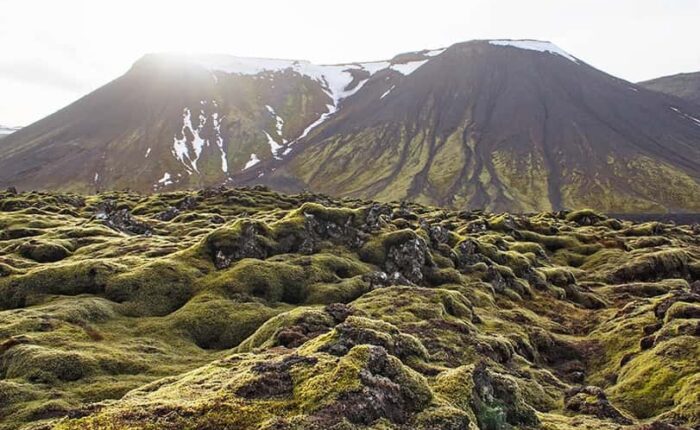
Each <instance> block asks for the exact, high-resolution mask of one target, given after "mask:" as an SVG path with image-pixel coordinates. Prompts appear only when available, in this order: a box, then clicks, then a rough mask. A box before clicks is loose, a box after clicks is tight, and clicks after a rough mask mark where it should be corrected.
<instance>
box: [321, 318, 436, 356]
mask: <svg viewBox="0 0 700 430" xmlns="http://www.w3.org/2000/svg"><path fill="white" fill-rule="evenodd" d="M335 331H336V333H337V338H336V339H333V340H332V341H330V342H329V343H328V344H326V345H324V346H323V347H322V348H321V350H322V351H326V352H328V353H329V354H333V355H338V356H342V355H345V354H347V353H348V351H350V350H351V349H352V348H353V347H354V346H357V345H375V346H380V347H382V348H383V349H385V350H386V351H387V352H388V353H389V354H391V355H394V356H396V357H398V358H399V359H402V360H403V359H406V358H408V357H419V358H426V351H425V348H424V347H423V345H421V344H420V342H419V341H418V340H417V339H416V338H414V337H412V336H408V335H406V334H403V333H401V332H400V331H399V330H398V329H397V328H396V327H394V326H392V325H390V324H386V323H384V324H378V325H372V324H370V321H369V320H366V319H364V318H359V317H348V318H347V319H346V320H345V321H344V322H343V323H341V324H338V325H337V326H336V327H335Z"/></svg>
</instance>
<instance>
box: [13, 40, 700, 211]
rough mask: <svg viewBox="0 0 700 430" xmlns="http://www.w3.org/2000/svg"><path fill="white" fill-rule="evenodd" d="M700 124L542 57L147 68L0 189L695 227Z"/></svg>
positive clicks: (81, 115)
mask: <svg viewBox="0 0 700 430" xmlns="http://www.w3.org/2000/svg"><path fill="white" fill-rule="evenodd" d="M698 172H700V106H697V105H695V104H692V103H690V102H687V101H684V100H682V99H679V98H676V97H673V96H669V95H665V94H661V93H658V92H655V91H650V90H647V89H645V88H643V87H640V86H637V85H634V84H631V83H629V82H626V81H623V80H620V79H617V78H614V77H612V76H610V75H607V74H605V73H603V72H601V71H599V70H597V69H595V68H593V67H591V66H589V65H587V64H585V63H584V62H582V61H581V60H578V59H576V58H574V57H572V56H570V55H569V54H567V53H566V52H564V51H561V50H560V49H559V48H557V47H556V46H555V45H552V44H551V43H548V42H538V41H473V42H467V43H461V44H457V45H453V46H452V47H450V48H448V49H439V50H433V51H420V52H414V53H407V54H401V55H398V56H396V57H395V58H393V59H392V60H390V61H385V62H374V63H352V64H346V65H339V66H317V65H313V64H310V63H307V62H299V61H293V60H265V59H241V58H236V57H228V56H206V57H173V56H167V55H152V56H147V57H145V58H144V59H142V60H140V61H139V62H138V63H137V64H136V65H135V66H134V67H133V68H132V70H130V71H129V72H128V73H127V74H126V75H124V76H123V77H121V78H119V79H117V80H116V81H114V82H112V83H110V84H108V85H106V86H105V87H103V88H101V89H99V90H98V91H96V92H94V93H92V94H90V95H88V96H86V97H85V98H83V99H82V100H79V101H78V102H76V103H75V104H73V105H71V106H69V107H67V108H65V109H64V110H62V111H60V112H58V113H56V114H54V115H52V116H50V117H48V118H46V119H44V120H42V121H40V122H38V123H36V124H34V125H31V126H29V127H27V128H26V129H23V130H21V131H20V132H18V133H16V134H14V135H12V136H10V137H8V138H6V139H4V140H3V141H2V142H1V143H0V186H2V185H16V186H18V187H19V188H20V189H31V188H48V189H69V190H95V189H121V188H125V187H128V188H131V189H135V190H140V191H145V192H149V191H153V190H159V189H176V188H180V189H182V188H190V187H195V186H202V185H213V184H219V183H222V182H226V183H229V184H238V185H240V184H255V183H261V182H264V183H267V184H269V185H271V186H272V187H274V188H278V189H282V190H301V189H305V188H308V189H311V190H315V191H319V192H324V193H328V194H333V195H337V196H353V197H362V198H373V199H379V200H383V201H388V200H399V199H409V200H414V201H418V202H422V203H429V204H440V205H445V206H450V207H457V208H462V207H485V208H488V209H491V210H513V211H533V210H548V209H559V208H579V207H584V206H587V207H594V208H597V209H600V210H603V211H606V212H614V213H616V212H654V213H657V212H667V211H670V212H687V211H690V212H699V211H700V178H699V175H700V174H699V173H698Z"/></svg>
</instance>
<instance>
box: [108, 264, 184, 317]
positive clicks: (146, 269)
mask: <svg viewBox="0 0 700 430" xmlns="http://www.w3.org/2000/svg"><path fill="white" fill-rule="evenodd" d="M196 274H197V270H195V269H192V268H189V267H186V266H184V265H183V264H180V263H179V262H177V261H170V260H155V261H153V262H151V263H149V264H146V265H143V266H140V267H138V268H136V269H133V270H130V271H129V272H126V273H122V274H119V275H116V276H114V277H111V278H110V279H109V280H108V281H107V284H106V286H105V295H106V297H107V298H109V299H110V300H113V301H115V302H119V303H121V307H120V310H121V312H123V313H124V314H125V315H134V316H137V315H141V316H146V315H167V314H169V313H171V312H173V311H175V310H176V309H178V308H180V307H181V306H182V305H184V304H185V303H187V301H188V300H189V299H190V297H192V295H193V293H194V291H195V286H194V279H195V276H196Z"/></svg>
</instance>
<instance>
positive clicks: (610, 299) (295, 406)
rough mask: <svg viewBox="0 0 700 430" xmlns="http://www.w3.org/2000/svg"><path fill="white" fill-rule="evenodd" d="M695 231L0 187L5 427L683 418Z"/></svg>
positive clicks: (236, 197) (547, 216)
mask: <svg viewBox="0 0 700 430" xmlns="http://www.w3.org/2000/svg"><path fill="white" fill-rule="evenodd" d="M699 336H700V226H698V225H694V226H687V225H673V224H664V223H658V222H647V223H633V222H630V221H621V220H618V219H614V218H608V217H605V216H603V215H600V214H597V213H595V212H592V211H587V210H583V211H576V212H550V213H539V214H531V215H508V214H489V213H483V212H479V211H461V212H460V211H453V210H445V209H440V208H435V207H427V206H421V205H418V204H411V203H395V204H384V203H374V202H369V201H361V200H334V199H331V198H328V197H325V196H321V195H315V194H299V195H282V194H277V193H274V192H271V191H269V190H267V189H265V188H262V187H255V188H246V189H233V188H215V189H206V190H202V191H198V192H173V193H166V194H153V195H140V194H136V193H129V192H110V193H102V194H98V195H89V196H79V195H73V194H51V193H38V192H26V193H17V192H15V191H14V190H12V189H10V190H7V191H6V192H0V429H2V430H10V429H20V428H23V429H62V430H68V429H95V430H96V429H110V430H113V429H154V430H155V429H166V430H168V429H210V430H213V429H267V430H273V429H274V430H286V429H319V430H321V429H324V430H325V429H336V430H350V429H377V430H379V429H423V430H428V429H430V430H439V429H447V430H450V429H454V430H457V429H486V430H494V429H552V430H554V429H574V428H576V429H591V430H594V429H623V428H630V429H640V430H642V429H647V430H652V429H654V430H671V429H696V428H698V427H699V426H700V337H699Z"/></svg>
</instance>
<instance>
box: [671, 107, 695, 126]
mask: <svg viewBox="0 0 700 430" xmlns="http://www.w3.org/2000/svg"><path fill="white" fill-rule="evenodd" d="M671 110H672V111H674V112H676V113H677V114H678V115H679V116H680V117H681V118H684V119H687V120H689V121H692V122H694V123H695V124H694V125H696V126H698V127H700V119H698V118H696V117H694V116H692V115H689V114H687V113H685V112H683V111H681V110H680V109H678V108H677V107H671Z"/></svg>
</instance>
